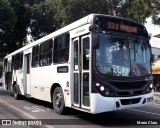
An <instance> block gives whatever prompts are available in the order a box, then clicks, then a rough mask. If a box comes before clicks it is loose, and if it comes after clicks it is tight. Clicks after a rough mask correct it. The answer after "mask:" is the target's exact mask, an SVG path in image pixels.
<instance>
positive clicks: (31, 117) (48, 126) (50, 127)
mask: <svg viewBox="0 0 160 128" xmlns="http://www.w3.org/2000/svg"><path fill="white" fill-rule="evenodd" d="M0 102H1V103H3V104H5V105H7V106H9V107H10V108H12V109H15V110H16V111H18V112H20V113H22V114H24V115H25V116H27V117H29V118H30V119H34V120H36V119H38V118H36V117H34V116H32V115H30V114H28V113H26V112H24V111H22V110H20V109H18V108H16V107H15V106H13V105H11V104H9V103H7V102H5V101H3V100H1V99H0ZM43 126H44V127H46V128H55V127H53V126H50V125H43Z"/></svg>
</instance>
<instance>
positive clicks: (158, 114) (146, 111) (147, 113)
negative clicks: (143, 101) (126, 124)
mask: <svg viewBox="0 0 160 128" xmlns="http://www.w3.org/2000/svg"><path fill="white" fill-rule="evenodd" d="M129 110H132V111H137V112H142V113H147V114H152V115H158V116H160V114H159V113H154V112H147V111H142V110H136V109H129Z"/></svg>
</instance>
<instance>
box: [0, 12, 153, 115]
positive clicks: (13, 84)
mask: <svg viewBox="0 0 160 128" xmlns="http://www.w3.org/2000/svg"><path fill="white" fill-rule="evenodd" d="M150 60H151V46H150V44H149V36H148V33H147V31H146V29H145V27H144V26H143V25H140V24H138V23H136V22H133V21H131V20H127V19H123V18H119V17H112V16H106V15H102V14H90V15H88V16H86V17H84V18H82V19H80V20H78V21H76V22H74V23H72V24H70V25H68V26H66V27H64V28H61V29H59V30H57V31H55V32H53V33H51V34H49V35H47V36H45V37H43V38H41V39H39V40H37V41H35V42H33V43H31V44H28V45H26V46H24V47H22V48H20V49H18V50H16V51H15V52H13V53H11V54H9V55H7V56H6V57H5V58H4V67H3V77H2V79H3V86H4V88H5V89H6V90H8V91H12V92H13V93H14V97H15V98H16V99H18V98H19V97H20V96H21V95H24V96H26V97H31V98H36V99H40V100H43V101H48V102H51V103H52V104H53V108H54V110H55V111H56V112H57V113H59V114H62V113H63V112H64V111H65V110H66V108H67V107H70V108H74V109H78V110H81V111H85V112H88V113H93V114H95V113H102V112H107V111H115V110H121V109H128V108H135V107H140V106H147V105H150V104H152V102H153V94H154V92H153V89H152V74H151V62H150Z"/></svg>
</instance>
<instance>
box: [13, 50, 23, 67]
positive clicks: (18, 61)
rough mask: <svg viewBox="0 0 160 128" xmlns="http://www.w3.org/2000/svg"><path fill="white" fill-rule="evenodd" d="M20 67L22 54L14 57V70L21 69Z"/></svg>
mask: <svg viewBox="0 0 160 128" xmlns="http://www.w3.org/2000/svg"><path fill="white" fill-rule="evenodd" d="M22 65H23V53H22V52H21V53H17V54H16V55H15V69H16V70H18V69H22Z"/></svg>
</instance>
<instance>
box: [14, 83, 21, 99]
mask: <svg viewBox="0 0 160 128" xmlns="http://www.w3.org/2000/svg"><path fill="white" fill-rule="evenodd" d="M13 93H14V98H15V99H17V100H18V99H20V94H19V90H18V87H17V86H16V85H15V86H14V90H13Z"/></svg>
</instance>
